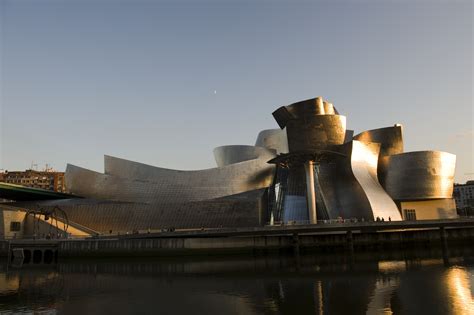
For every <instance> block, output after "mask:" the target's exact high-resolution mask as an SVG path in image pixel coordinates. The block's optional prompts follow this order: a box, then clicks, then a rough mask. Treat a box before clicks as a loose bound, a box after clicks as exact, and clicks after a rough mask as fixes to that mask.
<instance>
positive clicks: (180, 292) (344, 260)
mask: <svg viewBox="0 0 474 315" xmlns="http://www.w3.org/2000/svg"><path fill="white" fill-rule="evenodd" d="M447 255H449V256H447ZM0 266H1V268H2V269H0V313H1V312H5V311H7V312H21V311H24V312H28V311H35V312H41V311H47V312H49V311H53V312H54V311H58V312H63V313H68V314H69V313H71V314H93V313H114V314H129V313H140V314H149V313H159V314H366V313H372V314H378V313H387V314H390V313H393V314H469V313H470V312H471V313H474V304H473V300H472V295H473V291H472V288H473V286H474V283H473V271H474V251H473V250H472V249H470V248H466V247H463V248H450V250H449V253H447V252H445V251H443V250H442V249H432V250H427V249H425V250H419V249H412V250H405V251H390V252H383V251H381V252H378V253H355V254H350V253H346V254H341V253H324V254H321V253H318V254H316V253H315V254H311V253H306V254H300V255H298V256H297V257H295V256H294V255H261V256H254V257H243V256H225V257H181V258H159V259H157V258H154V259H151V258H150V259H144V258H140V259H120V260H117V259H101V260H63V261H61V260H60V261H59V262H58V264H52V265H36V266H31V267H30V268H12V267H11V266H10V267H9V266H8V264H7V262H6V261H3V262H1V265H0Z"/></svg>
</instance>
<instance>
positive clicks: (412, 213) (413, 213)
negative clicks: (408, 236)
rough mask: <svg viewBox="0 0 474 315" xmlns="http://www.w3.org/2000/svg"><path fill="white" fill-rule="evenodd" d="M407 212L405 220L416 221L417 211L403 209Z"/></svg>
mask: <svg viewBox="0 0 474 315" xmlns="http://www.w3.org/2000/svg"><path fill="white" fill-rule="evenodd" d="M403 211H404V212H405V220H407V221H416V211H415V209H403Z"/></svg>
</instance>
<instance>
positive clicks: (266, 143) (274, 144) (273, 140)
mask: <svg viewBox="0 0 474 315" xmlns="http://www.w3.org/2000/svg"><path fill="white" fill-rule="evenodd" d="M255 146H257V147H264V148H267V149H273V150H276V152H277V153H278V154H280V153H288V139H287V137H286V129H283V130H282V129H266V130H262V131H260V132H259V134H258V136H257V140H256V141H255Z"/></svg>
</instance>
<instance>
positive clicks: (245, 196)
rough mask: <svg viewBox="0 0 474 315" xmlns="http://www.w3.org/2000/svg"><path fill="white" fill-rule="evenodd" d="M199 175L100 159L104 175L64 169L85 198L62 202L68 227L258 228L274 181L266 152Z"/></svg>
mask: <svg viewBox="0 0 474 315" xmlns="http://www.w3.org/2000/svg"><path fill="white" fill-rule="evenodd" d="M257 151H259V152H261V153H262V154H260V155H259V157H258V158H257V159H253V160H248V161H243V162H239V163H236V164H231V165H228V166H224V167H221V168H212V169H207V170H201V171H179V170H170V169H164V168H159V167H154V166H150V165H145V164H142V163H137V162H133V161H128V160H124V159H119V158H115V157H111V156H105V171H106V172H105V174H101V173H97V172H94V171H91V170H87V169H84V168H80V167H77V166H73V165H68V166H67V169H66V184H67V186H68V189H69V190H70V191H71V192H72V193H74V194H77V195H80V196H83V197H86V199H81V200H79V201H74V202H69V203H68V202H64V203H62V204H61V208H62V209H63V210H64V211H65V212H66V213H67V214H68V217H69V218H70V220H71V221H73V222H76V223H78V224H81V225H84V226H87V227H89V228H92V229H94V230H97V231H108V230H109V229H111V230H113V231H131V230H138V229H147V228H151V229H156V228H163V227H175V228H199V227H203V226H205V227H219V226H224V227H238V226H258V225H261V224H262V222H261V220H262V216H263V212H264V208H265V202H264V200H265V198H263V196H264V193H265V189H266V187H268V186H269V185H270V184H271V183H272V181H273V176H274V166H273V165H270V164H268V163H267V160H268V159H269V157H268V154H271V156H274V153H272V151H271V150H267V149H265V148H258V149H257Z"/></svg>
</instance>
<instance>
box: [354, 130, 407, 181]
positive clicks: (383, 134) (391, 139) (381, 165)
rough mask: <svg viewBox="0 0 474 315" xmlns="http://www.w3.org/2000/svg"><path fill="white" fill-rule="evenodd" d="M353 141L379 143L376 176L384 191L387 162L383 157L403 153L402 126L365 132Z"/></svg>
mask: <svg viewBox="0 0 474 315" xmlns="http://www.w3.org/2000/svg"><path fill="white" fill-rule="evenodd" d="M354 140H357V141H361V142H364V143H372V142H376V143H380V145H381V147H380V154H379V161H378V166H377V175H378V179H379V182H380V184H381V185H382V187H384V188H385V189H386V184H385V178H386V173H387V160H386V159H384V157H385V156H387V155H394V154H400V153H403V126H402V125H400V124H396V125H394V126H392V127H385V128H379V129H373V130H367V131H364V132H361V133H359V134H358V135H356V136H354Z"/></svg>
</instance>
